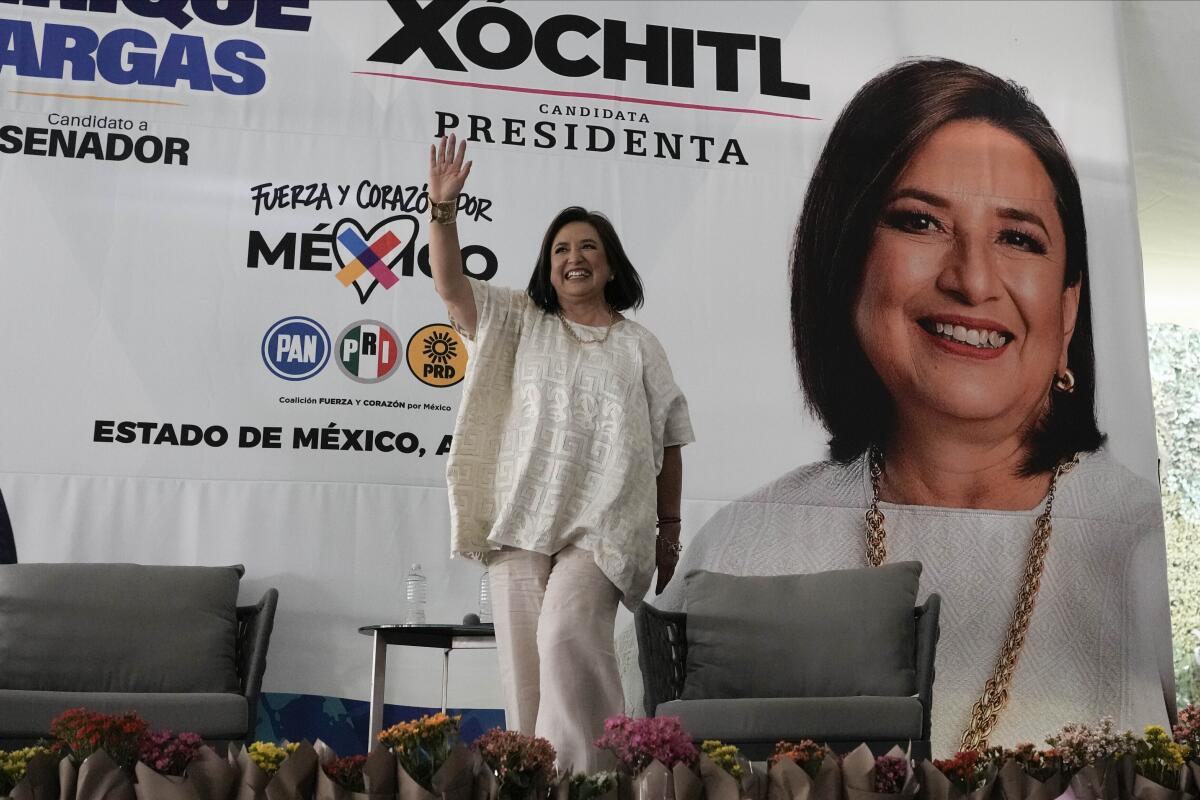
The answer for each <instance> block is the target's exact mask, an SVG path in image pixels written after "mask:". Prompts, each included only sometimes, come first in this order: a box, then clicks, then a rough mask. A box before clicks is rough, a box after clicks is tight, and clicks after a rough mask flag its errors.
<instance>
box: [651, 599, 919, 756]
mask: <svg viewBox="0 0 1200 800" xmlns="http://www.w3.org/2000/svg"><path fill="white" fill-rule="evenodd" d="M940 610H941V597H940V596H939V595H937V594H931V595H929V597H928V598H927V599H926V601H925V603H924V604H922V605H920V606H918V607H916V608H915V609H914V611H913V625H914V626H915V643H916V649H915V652H914V653H913V659H914V663H915V666H916V689H917V691H916V694H915V695H914V696H861V695H860V696H844V697H741V696H735V697H713V698H692V699H682V697H683V694H684V684H685V681H686V679H687V669H688V635H687V617H688V615H687V614H683V613H672V612H667V611H659V610H658V609H656V608H654V607H653V606H651V605H649V604H647V603H643V604H642V605H641V606H639V607H638V609H637V611H636V612H635V613H634V626H635V630H636V633H637V640H638V663H639V666H640V667H641V672H642V680H643V682H644V686H645V705H646V713H647V714H649V715H651V716H675V717H679V718H680V719H681V720H682V722H683V726H684V728H685V729H686V730H688V731H689V732H690V733H691V735H692V736H693V737H694V738H695V739H696V740H697V741H700V740H703V739H720V740H721V741H723V742H725V743H727V744H734V745H736V746H737V747H738V748H739V749H741V751H742V752H743V753H744V754H745V755H746V757H747V758H750V759H752V760H763V759H765V758H767V756H769V755H770V753H771V752H772V750H773V748H774V745H775V743H776V742H778V741H780V740H784V739H786V740H790V741H796V740H799V739H813V740H815V741H817V742H821V743H825V744H828V745H829V746H830V747H832V748H833V749H834V750H836V751H839V752H843V751H846V750H849V749H852V748H853V747H856V746H858V745H859V744H861V743H864V742H865V743H866V744H867V745H869V746H870V747H871V749H872V751H874V752H875V753H876V754H882V753H884V752H886V751H887V750H888V749H890V748H891V747H892V746H893V745H900V747H902V748H904V747H907V746H908V744H909V743H910V742H911V744H912V755H913V757H915V758H928V757H929V755H930V738H929V737H930V709H931V707H932V703H933V677H934V655H935V653H936V650H937V640H938V634H939V627H938V615H939V612H940ZM807 644H808V643H804V642H794V643H791V644H790V646H791V647H793V648H799V647H804V646H806V645H807ZM821 644H822V645H828V644H829V643H821Z"/></svg>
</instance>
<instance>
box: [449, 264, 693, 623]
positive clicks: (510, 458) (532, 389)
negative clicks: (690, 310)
mask: <svg viewBox="0 0 1200 800" xmlns="http://www.w3.org/2000/svg"><path fill="white" fill-rule="evenodd" d="M471 289H472V291H473V292H474V295H475V307H476V310H477V323H476V331H475V340H474V342H472V343H471V344H469V345H468V352H469V356H470V361H469V364H468V367H467V376H466V379H465V380H464V384H463V399H462V404H461V406H460V407H459V410H458V420H457V423H456V426H455V434H454V442H453V444H452V445H451V447H450V457H449V460H448V462H447V464H446V482H447V485H448V487H449V490H450V522H451V538H450V541H451V550H452V551H453V553H454V554H456V555H467V556H472V557H480V556H482V555H483V554H485V553H487V552H490V551H495V550H499V549H500V548H501V547H503V546H506V545H507V546H509V547H517V548H521V549H524V550H532V551H534V552H538V553H545V554H553V553H556V552H558V551H559V550H561V549H562V548H563V547H565V546H567V545H569V544H570V545H575V546H576V547H581V548H583V549H585V550H588V551H590V552H591V553H592V555H593V557H594V558H595V559H596V564H597V566H599V567H600V569H601V570H602V571H603V572H604V574H605V575H606V576H608V579H609V580H611V581H612V582H613V583H614V584H615V585H616V586H617V588H619V589H620V590H621V592H622V593H623V595H624V600H625V603H626V604H630V605H632V604H634V603H636V602H637V601H638V600H640V599H641V597H642V596H643V595H644V594H645V593H646V590H647V589H648V588H649V586H650V578H651V575H652V574H653V572H654V566H655V564H654V534H655V528H654V523H655V519H656V501H657V485H656V479H657V477H658V473H659V470H660V469H661V468H662V454H663V448H664V447H671V446H674V445H682V444H687V443H688V442H691V441H694V436H693V434H692V425H691V420H690V418H689V416H688V409H687V400H686V399H685V398H684V396H683V393H682V392H681V391H680V389H679V387H678V386H676V384H675V379H674V377H673V376H672V374H671V367H670V365H669V364H668V363H667V356H666V353H665V352H664V351H663V348H662V345H660V344H659V342H658V340H657V339H656V338H654V335H653V334H652V333H650V331H648V330H646V328H644V327H643V326H641V325H639V324H638V323H636V322H634V321H633V320H630V319H622V320H620V321H618V322H617V323H615V324H614V325H613V326H612V329H611V331H610V332H609V334H608V336H607V338H606V339H605V340H604V341H603V342H600V341H596V342H586V340H588V339H593V338H594V339H600V338H602V337H603V336H604V333H605V329H604V328H590V327H587V326H575V330H576V331H577V333H578V335H579V337H580V338H581V339H584V340H585V343H581V342H580V341H578V340H577V339H576V338H574V337H572V336H571V335H570V334H569V333H568V332H567V331H566V330H565V329H564V325H567V324H571V323H567V322H565V321H563V320H560V319H559V318H558V317H557V316H556V315H554V314H548V313H546V312H545V311H543V310H542V309H541V308H539V307H538V306H537V305H536V304H534V302H533V300H532V299H531V298H530V297H529V296H528V295H527V294H525V293H524V292H522V291H518V290H515V289H508V288H503V287H498V286H491V285H489V284H487V283H483V282H481V281H476V280H472V281H471Z"/></svg>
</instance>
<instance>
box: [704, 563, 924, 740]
mask: <svg viewBox="0 0 1200 800" xmlns="http://www.w3.org/2000/svg"><path fill="white" fill-rule="evenodd" d="M920 578H921V565H920V563H918V562H916V561H900V562H896V563H892V564H885V565H884V566H881V567H873V568H863V569H848V570H835V571H832V572H821V573H815V574H812V575H778V576H768V577H760V576H735V575H723V574H720V573H715V572H706V571H703V570H697V571H694V572H691V573H688V575H687V577H686V581H687V586H686V603H687V605H686V611H687V674H686V677H685V679H684V684H683V693H682V695H681V699H682V700H702V699H723V698H743V697H754V698H766V697H814V698H815V697H824V698H832V697H844V696H852V695H873V696H906V695H913V694H915V693H916V691H917V687H916V679H917V673H916V623H915V621H914V617H913V607H914V606H915V605H916V603H917V589H918V584H919V581H920ZM918 730H919V728H918Z"/></svg>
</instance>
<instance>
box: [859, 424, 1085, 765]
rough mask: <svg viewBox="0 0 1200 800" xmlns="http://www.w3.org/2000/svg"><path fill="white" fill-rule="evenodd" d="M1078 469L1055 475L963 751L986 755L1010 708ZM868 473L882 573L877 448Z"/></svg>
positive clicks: (870, 529) (872, 537)
mask: <svg viewBox="0 0 1200 800" xmlns="http://www.w3.org/2000/svg"><path fill="white" fill-rule="evenodd" d="M1078 463H1079V454H1078V453H1076V454H1075V455H1073V456H1071V457H1070V458H1069V459H1066V460H1064V461H1063V462H1062V463H1060V464H1059V465H1058V466H1057V467H1055V468H1054V472H1053V473H1051V475H1050V491H1048V492H1047V493H1046V507H1045V508H1044V509H1042V513H1040V514H1038V516H1037V519H1035V520H1034V523H1033V538H1032V539H1031V540H1030V542H1029V552H1028V553H1026V554H1025V570H1024V573H1023V575H1022V577H1021V591H1020V592H1018V594H1017V605H1016V608H1014V609H1013V615H1012V619H1011V620H1009V623H1008V633H1007V635H1006V636H1005V637H1004V646H1003V647H1001V648H1000V653H999V655H998V656H996V664H995V666H994V667H993V668H992V676H991V677H990V678H988V679H987V683H985V684H984V685H983V693H982V694H981V695H980V697H979V699H978V700H977V701H975V705H974V706H973V707H972V708H971V724H970V725H969V726H968V727H967V729H966V730H965V731H963V735H962V743H961V745H960V746H959V749H960V750H983V749H985V748H986V747H987V742H988V737H989V736H990V735H991V733H992V729H993V728H995V727H996V722H997V721H998V720H999V719H1000V712H1001V711H1003V710H1004V707H1005V706H1006V705H1007V704H1008V689H1009V686H1010V685H1011V684H1012V676H1013V672H1014V671H1015V670H1016V667H1017V659H1018V658H1020V656H1021V648H1022V647H1023V646H1024V644H1025V634H1026V633H1027V632H1028V631H1029V621H1030V619H1031V618H1032V617H1033V608H1034V605H1035V604H1036V603H1037V594H1038V589H1040V588H1041V585H1042V572H1043V570H1044V569H1045V567H1046V551H1047V550H1049V549H1050V534H1052V533H1053V532H1054V527H1053V525H1052V524H1051V520H1050V514H1051V511H1052V510H1053V508H1054V492H1055V490H1056V489H1057V487H1058V479H1059V478H1061V477H1062V476H1063V475H1066V474H1067V473H1068V472H1070V471H1071V469H1072V468H1073V467H1074V466H1075V465H1076V464H1078ZM867 464H868V472H870V475H871V506H870V508H868V509H867V513H866V515H865V518H866V522H867V561H868V562H869V563H870V565H871V566H872V567H878V566H879V565H880V564H882V563H883V561H884V559H886V558H887V531H886V530H885V529H884V527H883V523H884V517H883V512H882V511H880V510H879V479H880V478H881V477H883V454H882V453H881V452H879V449H878V448H876V447H872V448H871V449H870V450H869V451H868V453H867Z"/></svg>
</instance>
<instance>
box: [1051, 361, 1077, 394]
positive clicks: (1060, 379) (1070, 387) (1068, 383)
mask: <svg viewBox="0 0 1200 800" xmlns="http://www.w3.org/2000/svg"><path fill="white" fill-rule="evenodd" d="M1054 389H1055V391H1058V392H1062V393H1063V394H1071V393H1072V392H1074V391H1075V373H1074V372H1071V369H1070V367H1067V368H1066V369H1064V370H1063V371H1062V375H1055V376H1054Z"/></svg>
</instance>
